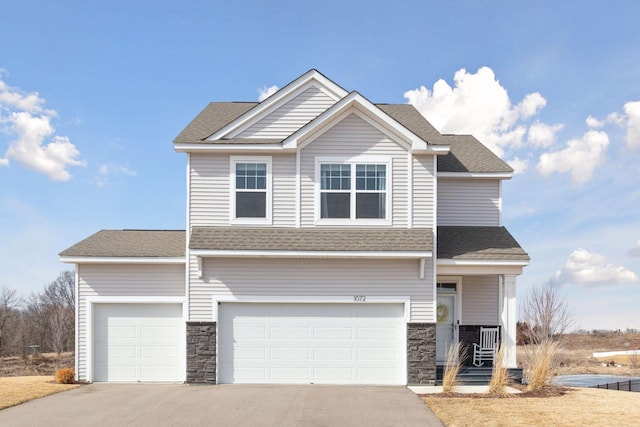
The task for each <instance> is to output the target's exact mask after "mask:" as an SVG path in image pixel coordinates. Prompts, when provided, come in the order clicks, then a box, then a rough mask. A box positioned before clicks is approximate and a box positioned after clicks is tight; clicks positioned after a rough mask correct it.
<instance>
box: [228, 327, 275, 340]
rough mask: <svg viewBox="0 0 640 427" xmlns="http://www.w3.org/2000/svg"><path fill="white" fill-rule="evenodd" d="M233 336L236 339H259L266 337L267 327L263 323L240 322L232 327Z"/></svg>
mask: <svg viewBox="0 0 640 427" xmlns="http://www.w3.org/2000/svg"><path fill="white" fill-rule="evenodd" d="M234 336H235V337H236V339H238V340H246V339H261V340H264V339H266V338H267V328H266V327H264V326H263V325H255V326H251V325H245V324H240V325H238V326H236V327H235V328H234Z"/></svg>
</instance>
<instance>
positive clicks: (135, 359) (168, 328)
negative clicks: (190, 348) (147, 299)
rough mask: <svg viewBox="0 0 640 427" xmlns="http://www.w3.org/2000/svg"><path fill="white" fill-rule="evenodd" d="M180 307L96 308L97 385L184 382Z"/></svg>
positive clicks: (129, 306) (95, 379)
mask: <svg viewBox="0 0 640 427" xmlns="http://www.w3.org/2000/svg"><path fill="white" fill-rule="evenodd" d="M184 329H185V327H184V320H183V318H182V306H181V305H180V304H95V306H94V328H93V330H94V375H93V380H94V381H110V382H137V381H140V382H152V381H158V382H175V381H180V380H181V379H183V378H184V372H183V371H184V367H183V364H182V363H181V362H182V357H183V356H182V355H183V354H184V340H183V336H184V335H183V334H184Z"/></svg>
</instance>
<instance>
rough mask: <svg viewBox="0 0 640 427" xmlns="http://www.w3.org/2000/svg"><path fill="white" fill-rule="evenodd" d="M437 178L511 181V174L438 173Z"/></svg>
mask: <svg viewBox="0 0 640 427" xmlns="http://www.w3.org/2000/svg"><path fill="white" fill-rule="evenodd" d="M437 176H438V178H457V179H468V178H474V179H511V178H513V172H438V175H437Z"/></svg>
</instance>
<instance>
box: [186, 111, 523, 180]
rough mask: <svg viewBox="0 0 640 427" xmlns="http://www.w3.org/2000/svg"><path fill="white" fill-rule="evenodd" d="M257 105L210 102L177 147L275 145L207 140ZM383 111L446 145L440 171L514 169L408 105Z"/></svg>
mask: <svg viewBox="0 0 640 427" xmlns="http://www.w3.org/2000/svg"><path fill="white" fill-rule="evenodd" d="M257 105H258V103H257V102H212V103H210V104H209V105H207V106H206V107H205V108H204V109H203V110H202V111H201V112H200V114H198V115H197V116H196V117H195V118H194V119H193V120H192V121H191V123H189V124H188V125H187V127H186V128H185V129H184V130H183V131H182V132H180V134H179V135H178V136H177V137H176V138H175V140H174V143H176V144H206V143H215V144H244V143H251V144H277V143H280V142H282V141H281V140H277V139H259V138H251V139H246V138H244V139H220V140H216V141H215V142H213V141H207V138H208V137H209V136H211V135H213V134H214V133H215V132H217V131H219V130H220V129H222V128H223V127H225V126H226V125H228V124H229V123H231V122H232V121H234V120H235V119H237V118H238V117H240V116H241V115H242V114H244V113H246V112H247V111H249V110H251V109H252V108H254V107H256V106H257ZM376 106H377V107H378V108H380V109H381V110H382V111H383V112H385V113H386V114H388V115H389V116H390V117H392V118H393V119H395V120H396V121H397V122H398V123H400V124H401V125H402V126H404V127H406V128H407V129H409V130H410V131H411V132H413V133H415V134H416V135H417V136H418V137H420V138H421V139H423V140H424V141H426V142H427V143H428V144H431V145H448V146H450V147H451V151H450V152H449V153H448V154H447V155H444V156H438V171H439V172H466V173H511V172H513V169H512V168H511V167H510V166H509V165H508V164H506V163H505V162H504V161H502V160H501V159H500V158H499V157H498V156H496V155H495V154H493V153H492V152H491V150H489V149H488V148H487V147H485V146H484V145H483V144H482V143H481V142H480V141H478V140H477V139H476V138H474V137H473V136H471V135H442V134H440V132H438V130H437V129H436V128H435V127H433V125H432V124H431V123H429V121H428V120H426V119H425V118H424V116H422V114H420V112H419V111H418V110H416V108H415V107H414V106H413V105H410V104H376Z"/></svg>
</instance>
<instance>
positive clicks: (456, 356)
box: [442, 342, 464, 393]
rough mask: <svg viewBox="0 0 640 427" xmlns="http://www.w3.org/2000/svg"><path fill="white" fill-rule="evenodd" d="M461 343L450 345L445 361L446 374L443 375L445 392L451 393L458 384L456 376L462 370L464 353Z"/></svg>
mask: <svg viewBox="0 0 640 427" xmlns="http://www.w3.org/2000/svg"><path fill="white" fill-rule="evenodd" d="M460 346H461V343H460V342H458V344H456V345H453V344H451V345H450V346H449V350H448V351H447V360H446V361H445V367H444V374H443V376H442V391H443V392H444V393H451V392H452V391H453V387H455V386H456V377H457V376H458V373H459V372H460V367H461V365H462V360H463V359H464V355H461V354H460Z"/></svg>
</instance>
